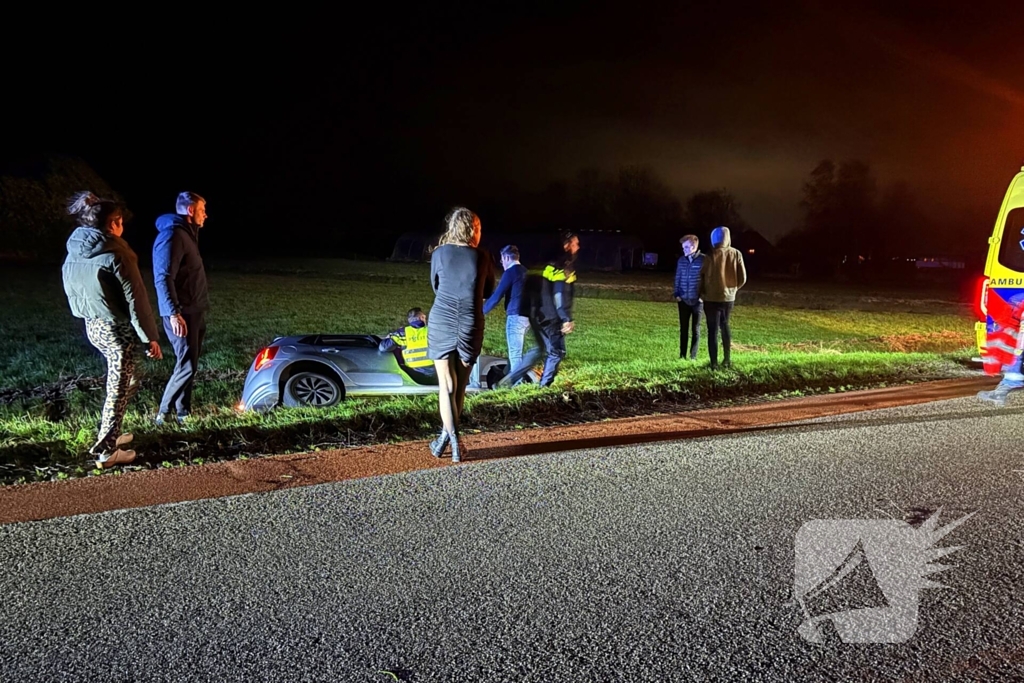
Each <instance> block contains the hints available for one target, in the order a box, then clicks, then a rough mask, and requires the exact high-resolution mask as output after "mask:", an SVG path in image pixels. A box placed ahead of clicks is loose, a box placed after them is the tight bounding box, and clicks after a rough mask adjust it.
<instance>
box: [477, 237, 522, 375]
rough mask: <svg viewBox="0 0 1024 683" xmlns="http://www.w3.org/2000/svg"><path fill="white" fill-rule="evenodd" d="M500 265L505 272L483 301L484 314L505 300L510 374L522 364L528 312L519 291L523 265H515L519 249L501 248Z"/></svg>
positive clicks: (517, 262)
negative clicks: (491, 292)
mask: <svg viewBox="0 0 1024 683" xmlns="http://www.w3.org/2000/svg"><path fill="white" fill-rule="evenodd" d="M501 265H502V267H503V268H504V269H505V272H504V273H502V275H501V280H500V281H499V282H498V287H497V288H496V289H495V290H494V293H493V294H491V296H490V297H489V298H488V299H487V301H485V302H484V315H487V314H488V313H490V312H491V311H492V310H493V309H494V307H495V306H497V305H498V302H499V301H501V300H502V298H504V300H505V341H506V343H507V344H508V370H509V372H513V371H514V370H515V369H516V368H517V367H519V365H520V364H521V363H522V362H523V340H524V338H525V337H526V330H528V329H530V318H529V309H528V308H527V307H526V305H525V304H526V297H525V296H524V295H523V288H524V287H525V285H526V266H524V265H522V264H521V263H519V248H518V247H516V245H514V244H509V245H507V246H505V247H502V249H501Z"/></svg>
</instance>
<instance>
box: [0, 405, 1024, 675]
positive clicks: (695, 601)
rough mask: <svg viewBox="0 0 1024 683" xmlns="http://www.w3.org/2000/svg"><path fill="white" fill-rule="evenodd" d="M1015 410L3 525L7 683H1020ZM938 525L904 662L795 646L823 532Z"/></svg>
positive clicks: (881, 651) (779, 431)
mask: <svg viewBox="0 0 1024 683" xmlns="http://www.w3.org/2000/svg"><path fill="white" fill-rule="evenodd" d="M1017 398H1018V400H1017V402H1016V405H1013V404H1011V406H1010V407H1007V408H1003V409H990V408H986V407H984V406H982V405H979V404H977V403H976V402H975V401H974V400H972V399H958V400H954V401H943V402H938V403H933V404H928V405H924V406H916V407H909V408H894V409H888V410H883V411H874V412H870V413H857V414H852V415H845V416H840V417H836V418H829V419H823V420H815V421H811V422H806V423H800V424H798V425H795V426H787V427H781V428H767V429H765V430H764V431H761V432H758V433H755V434H749V433H748V434H736V435H731V436H720V437H713V438H702V439H694V440H688V441H680V442H661V443H656V444H651V445H643V446H624V447H619V448H609V449H602V450H590V451H577V452H567V453H559V454H554V455H542V456H534V457H522V458H515V459H509V460H498V461H489V462H480V463H472V464H470V465H469V466H462V467H449V468H443V469H436V470H425V471H420V472H413V473H408V474H401V475H391V476H385V477H376V478H371V479H363V480H356V481H348V482H342V483H336V484H324V485H319V486H310V487H305V488H296V489H289V490H284V491H279V492H273V493H261V494H253V495H246V496H237V497H233V498H223V499H217V500H206V501H198V502H190V503H181V504H175V505H164V506H158V507H150V508H142V509H134V510H124V511H119V512H108V513H102V514H95V515H89V516H79V517H72V518H65V519H55V520H48V521H42V522H30V523H22V524H12V525H7V526H3V527H0V591H2V595H3V606H2V612H0V681H385V682H386V681H393V680H395V678H397V679H398V680H407V681H543V682H545V683H547V682H555V681H684V680H725V681H740V680H752V681H804V680H806V681H821V680H906V681H911V680H913V681H950V680H1013V679H1014V678H1017V677H1019V676H1022V675H1024V636H1022V633H1024V630H1022V628H1021V627H1022V625H1024V601H1022V600H1021V593H1020V592H1019V590H1020V587H1021V586H1024V583H1022V578H1024V569H1022V567H1024V548H1022V530H1024V522H1022V515H1021V512H1022V500H1024V498H1022V491H1024V454H1022V448H1021V447H1020V445H1019V444H1020V443H1021V442H1022V440H1024V401H1021V400H1020V399H1021V398H1024V397H1017ZM939 508H941V509H942V511H941V514H940V516H939V520H938V521H939V526H940V527H941V526H944V525H946V524H948V523H950V522H952V521H954V520H956V519H959V518H962V517H963V516H964V515H967V514H970V513H975V514H974V515H973V516H972V517H970V518H969V519H967V520H966V521H965V522H963V523H962V525H961V526H959V527H957V528H956V529H955V530H953V531H952V532H951V533H949V535H948V536H945V537H944V538H942V539H941V540H938V541H937V542H936V545H937V546H940V547H952V546H958V545H959V546H962V548H961V549H960V550H958V551H956V552H953V553H951V554H949V555H946V556H945V557H943V558H941V560H939V561H940V562H941V563H944V564H945V565H947V566H948V567H949V568H948V569H947V570H945V571H943V572H941V573H939V574H936V575H933V576H932V577H931V578H932V579H934V580H936V581H939V582H941V583H942V584H944V585H946V586H947V588H945V589H937V588H925V589H923V590H920V591H919V592H917V591H910V593H911V594H912V596H919V604H918V609H910V608H908V607H907V604H906V603H901V604H900V605H896V604H895V602H894V601H893V600H892V595H893V593H891V591H886V590H885V589H884V588H883V591H884V592H885V596H884V597H885V598H886V599H887V600H888V602H889V603H890V605H889V608H890V611H889V612H885V613H884V615H890V616H892V618H893V619H895V620H896V621H893V622H892V623H890V624H889V626H888V627H885V628H882V629H881V631H878V632H877V633H876V632H872V634H873V635H877V634H878V633H882V634H883V636H879V637H885V636H884V634H885V633H888V634H889V635H888V637H893V635H892V634H893V633H895V632H896V631H899V628H896V626H894V624H896V622H899V624H897V625H898V626H899V627H900V628H903V629H904V630H906V628H907V627H908V626H909V628H910V633H904V636H906V640H905V642H898V643H885V644H883V643H877V642H874V643H851V642H843V638H844V635H843V633H842V632H841V629H839V632H838V634H837V631H836V629H838V628H839V624H838V622H837V621H832V622H829V621H827V620H826V621H825V622H822V623H821V624H820V626H821V630H820V633H821V634H822V638H824V640H825V642H822V643H812V642H808V641H807V640H805V639H804V638H803V637H802V636H801V634H800V632H798V628H799V627H800V626H801V623H802V622H803V621H804V619H805V617H806V616H807V613H805V612H804V611H803V610H802V608H801V607H799V606H797V605H794V604H792V598H793V594H794V587H795V585H796V583H795V582H796V580H797V578H798V576H797V575H798V574H800V573H801V572H803V574H802V575H803V577H804V579H805V580H806V579H807V577H808V576H817V577H818V578H821V575H814V574H813V573H812V574H808V573H807V572H808V571H809V570H807V569H806V566H807V564H806V563H807V561H808V558H812V559H813V557H814V556H815V553H818V554H820V555H821V556H822V557H824V555H825V554H826V553H825V551H824V550H823V548H824V547H825V545H827V544H828V543H830V542H836V543H838V545H837V546H836V547H842V548H844V549H842V550H841V552H840V555H843V554H845V552H846V549H845V546H843V543H845V541H842V542H840V541H836V539H837V538H839V537H841V536H842V534H843V532H842V531H841V530H838V531H837V529H839V527H835V526H833V527H829V526H827V524H828V523H826V526H825V527H824V528H825V533H824V535H823V536H822V535H818V536H814V535H813V534H811V535H808V534H807V531H808V529H818V530H820V529H821V528H822V527H820V524H821V523H814V522H813V520H843V519H869V520H876V521H875V522H872V523H871V524H875V525H876V527H877V528H884V529H889V530H892V529H893V528H895V527H896V526H899V527H900V528H903V529H910V530H911V531H912V532H923V531H924V530H927V528H928V522H925V521H924V520H926V519H927V518H929V517H930V516H932V515H933V514H934V513H935V511H936V510H938V509H939ZM900 520H905V521H908V522H910V523H911V524H912V525H913V526H906V525H900V524H899V523H898V522H899V521H900ZM809 522H810V523H812V524H811V526H810V527H805V529H804V531H803V532H801V527H802V526H803V525H804V524H805V523H809ZM815 524H819V526H817V527H816V526H814V525H815ZM869 526H870V524H869ZM829 529H832V531H829ZM894 533H895V532H894ZM904 536H906V535H904ZM910 536H913V534H911V535H910ZM914 537H915V538H916V536H914ZM808 538H811V539H812V541H813V542H808V541H807V539H808ZM876 540H877V539H876ZM800 543H803V545H801V546H800V548H798V544H800ZM808 543H810V544H809V545H808ZM822 544H824V545H822ZM863 547H864V550H865V551H867V552H870V553H871V554H869V555H868V560H869V565H870V566H871V567H872V568H873V569H872V571H873V572H874V576H875V577H876V579H877V585H878V586H882V585H883V584H885V585H886V586H889V587H890V588H891V585H892V584H891V581H892V580H893V575H892V574H891V572H890V574H888V575H884V574H885V572H886V570H887V567H888V569H890V570H891V569H892V567H893V566H894V565H892V563H890V564H889V565H886V564H885V561H880V560H879V555H876V554H875V553H876V552H880V551H878V548H880V547H882V546H880V545H878V544H877V543H875V545H872V544H871V541H870V539H869V541H868V543H867V545H865V546H863ZM834 552H835V551H834V549H833V554H834ZM891 552H894V551H891ZM840 559H841V557H840ZM889 559H892V557H890V558H889ZM883 560H884V558H883ZM822 562H824V563H825V565H826V568H827V566H835V565H836V564H837V561H836V559H835V556H833V557H832V559H831V560H829V561H828V562H825V561H824V560H822ZM901 566H902V565H901ZM800 567H804V569H800ZM863 568H864V567H863V566H861V567H860V569H861V570H862V569H863ZM883 575H884V576H883ZM863 576H864V575H863V573H862V572H861V571H860V570H858V571H856V572H853V573H851V574H849V575H848V576H847V577H846V578H845V579H844V580H843V581H842V582H840V583H839V584H837V587H836V588H835V589H834V590H832V591H831V593H832V596H831V597H835V595H839V594H840V588H839V587H841V588H842V589H843V590H846V589H849V591H848V592H849V594H850V595H854V596H855V599H861V597H863V596H864V595H866V593H864V591H866V590H867V588H865V586H866V584H863V583H856V582H854V579H855V578H856V580H857V581H861V580H862V579H863ZM869 576H871V574H869ZM818 578H814V581H812V583H814V582H817V580H818ZM897 578H898V577H897ZM907 581H909V579H907ZM907 585H910V584H909V583H906V582H905V583H904V588H906V586H907ZM826 593H829V591H826ZM827 597H828V596H827ZM809 601H810V598H809V596H808V602H809ZM814 604H818V603H814ZM822 604H823V603H822ZM861 606H863V605H861ZM876 606H877V605H876ZM806 608H807V604H806V603H805V605H804V609H806ZM812 609H813V608H812ZM874 613H875V614H878V612H874ZM884 615H883V616H884ZM912 617H916V619H914V618H912ZM886 618H888V617H886ZM830 623H831V624H835V626H833V627H830V626H829V624H830ZM862 633H864V632H863V631H862ZM845 637H846V638H847V639H848V637H849V636H848V634H847V635H846V636H845ZM383 671H391V672H393V673H394V674H395V676H394V677H392V676H391V675H387V674H385V673H381V672H383Z"/></svg>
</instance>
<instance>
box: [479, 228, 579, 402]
mask: <svg viewBox="0 0 1024 683" xmlns="http://www.w3.org/2000/svg"><path fill="white" fill-rule="evenodd" d="M579 250H580V238H579V236H578V235H576V233H573V232H567V233H564V234H563V235H562V251H561V253H560V254H559V255H558V256H557V257H556V258H555V259H553V260H552V261H550V262H549V263H548V264H547V265H546V266H545V267H544V271H543V272H542V273H540V274H530V275H528V276H527V281H526V287H525V291H526V297H527V299H528V307H529V308H528V310H529V311H530V329H531V330H532V332H533V338H534V341H535V342H536V346H534V348H532V349H530V352H529V353H528V354H526V357H525V358H524V359H523V362H522V363H521V364H520V366H519V367H518V368H517V369H516V370H515V371H513V372H512V373H511V374H509V375H507V376H506V377H505V378H504V379H502V380H501V382H500V383H499V384H500V385H502V386H515V385H516V383H517V382H519V381H520V380H521V379H523V377H525V376H526V374H527V373H528V372H529V371H530V370H531V369H533V366H534V365H535V364H536V363H537V362H538V361H539V360H540V358H541V356H542V355H543V356H544V373H543V374H542V375H541V378H540V386H542V387H549V386H551V385H552V383H554V381H555V376H556V375H557V374H558V367H559V366H560V365H561V364H562V360H563V359H564V358H565V335H567V334H571V333H572V332H573V331H574V330H575V329H576V323H575V322H574V321H573V317H572V307H573V299H574V296H573V295H574V290H575V283H576V254H577V253H578V252H579Z"/></svg>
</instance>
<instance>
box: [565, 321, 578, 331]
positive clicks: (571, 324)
mask: <svg viewBox="0 0 1024 683" xmlns="http://www.w3.org/2000/svg"><path fill="white" fill-rule="evenodd" d="M575 329H576V323H574V322H573V321H571V320H568V321H566V322H564V323H562V334H571V333H572V331H573V330H575Z"/></svg>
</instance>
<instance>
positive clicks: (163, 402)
mask: <svg viewBox="0 0 1024 683" xmlns="http://www.w3.org/2000/svg"><path fill="white" fill-rule="evenodd" d="M175 208H176V210H177V213H168V214H164V215H163V216H160V217H159V218H157V219H156V229H157V236H156V241H154V242H153V281H154V285H155V286H156V296H157V303H158V304H159V307H160V316H161V317H162V318H163V320H164V330H166V332H167V338H168V339H169V340H170V342H171V346H173V347H174V355H175V356H176V357H177V362H176V363H175V365H174V372H173V373H171V377H170V379H168V380H167V386H166V387H165V388H164V395H163V398H162V399H160V408H159V412H158V413H157V415H156V423H157V424H158V425H162V424H164V422H165V420H166V418H167V416H169V415H170V416H172V417H173V419H175V420H176V421H177V422H178V423H181V422H183V421H184V420H185V419H186V418H188V417H189V415H190V414H191V412H192V385H193V383H194V382H195V377H196V371H197V370H198V369H199V356H200V354H201V353H202V348H203V339H204V338H205V337H206V313H207V311H208V310H209V308H210V296H209V292H208V290H207V285H206V269H205V267H204V266H203V259H202V257H201V256H200V255H199V229H200V228H202V227H203V225H204V224H205V223H206V200H205V199H203V198H202V197H200V196H199V195H198V194H196V193H195V192H182V193H181V194H179V195H178V201H177V205H176V207H175Z"/></svg>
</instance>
